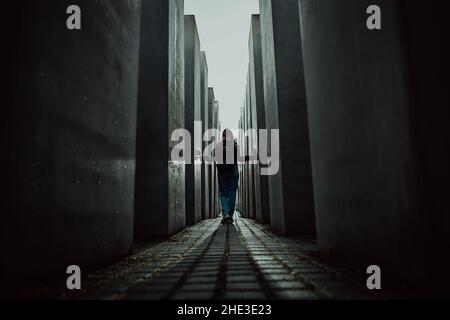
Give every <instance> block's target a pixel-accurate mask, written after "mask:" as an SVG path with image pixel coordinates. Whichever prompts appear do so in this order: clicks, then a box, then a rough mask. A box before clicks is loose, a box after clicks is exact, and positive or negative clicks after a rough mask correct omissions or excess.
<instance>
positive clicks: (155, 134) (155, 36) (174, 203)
mask: <svg viewBox="0 0 450 320" xmlns="http://www.w3.org/2000/svg"><path fill="white" fill-rule="evenodd" d="M141 30H142V32H141V49H140V66H139V97H138V98H139V107H138V108H139V110H138V132H137V150H136V152H137V155H136V157H137V158H136V191H135V201H136V202H135V233H136V236H137V237H160V236H167V235H170V234H173V233H175V232H177V231H179V230H181V229H182V228H183V227H184V226H185V200H184V199H185V187H184V185H185V167H184V164H179V163H174V162H172V161H171V152H172V149H173V147H174V146H175V145H176V142H171V141H170V137H171V134H172V132H173V131H174V130H176V129H179V128H183V127H184V98H185V97H184V38H183V37H180V36H179V34H180V33H181V34H183V30H184V2H183V1H182V0H170V1H166V0H156V1H145V2H143V5H142V19H141Z"/></svg>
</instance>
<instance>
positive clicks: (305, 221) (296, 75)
mask: <svg viewBox="0 0 450 320" xmlns="http://www.w3.org/2000/svg"><path fill="white" fill-rule="evenodd" d="M260 8H261V34H262V52H263V57H262V60H263V69H264V101H265V108H266V122H267V129H269V130H270V129H280V157H281V159H280V170H279V172H278V174H277V175H272V176H269V198H270V200H269V202H270V218H271V225H272V227H273V228H274V230H276V231H277V232H280V233H282V234H300V235H312V234H314V233H315V215H314V197H313V183H312V169H311V155H310V143H309V130H308V113H307V111H308V110H307V104H306V90H305V81H304V71H303V58H302V43H301V34H300V28H296V27H293V26H295V25H297V24H298V25H300V21H299V13H298V11H299V10H298V1H297V0H286V1H275V0H261V1H260ZM324 10H326V8H325V9H324Z"/></svg>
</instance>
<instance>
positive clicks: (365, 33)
mask: <svg viewBox="0 0 450 320" xmlns="http://www.w3.org/2000/svg"><path fill="white" fill-rule="evenodd" d="M370 4H372V3H371V2H370V1H352V0H346V1H341V0H332V1H324V0H322V1H320V0H319V1H307V0H301V1H300V12H301V17H302V19H301V26H302V36H303V42H304V43H303V44H304V45H303V50H304V62H305V74H306V88H307V93H308V104H309V106H310V108H309V119H310V121H309V123H310V132H311V146H312V147H311V148H312V159H313V163H314V166H313V167H314V170H313V172H314V189H315V197H316V206H317V208H316V209H317V225H318V240H319V245H320V248H321V250H322V251H323V252H324V253H327V254H328V255H330V256H335V257H336V256H339V259H340V260H341V261H345V262H347V263H349V264H352V263H353V264H358V265H364V264H367V263H369V262H370V263H371V264H374V263H376V264H378V265H380V266H382V270H383V272H384V274H385V275H386V276H387V275H390V276H392V277H395V278H397V279H399V278H409V279H410V280H411V279H413V281H414V282H416V283H419V282H421V281H426V278H434V277H438V278H439V279H438V280H437V281H436V282H435V284H436V285H438V284H439V285H442V284H443V282H448V281H446V280H443V279H442V277H441V276H440V275H442V274H443V273H445V272H446V271H444V270H445V269H446V268H448V264H449V263H448V260H449V259H448V257H443V256H442V255H440V254H437V253H439V252H448V249H449V244H450V240H449V238H448V232H449V230H450V228H449V226H450V223H449V221H450V220H449V215H448V212H449V205H448V200H447V199H448V197H449V188H447V187H442V186H444V185H447V184H448V181H449V163H450V161H449V150H450V148H449V136H450V135H449V126H448V118H449V117H448V115H449V109H448V105H449V91H448V89H447V88H445V86H444V83H445V81H446V80H445V78H446V77H447V76H446V75H448V71H449V62H448V56H449V50H448V45H447V44H446V43H445V42H446V41H445V40H444V39H447V38H448V28H447V27H446V26H445V23H444V21H445V18H444V13H443V12H445V10H443V4H444V2H437V3H433V5H432V6H427V5H420V6H419V4H415V3H412V2H409V1H408V2H403V1H378V3H377V4H378V5H380V6H381V8H382V14H383V15H382V30H379V31H369V30H368V29H367V28H366V26H365V23H363V22H361V19H365V17H367V16H364V15H363V13H365V10H366V8H367V7H368V6H369V5H370ZM318 21H320V24H318ZM419 21H420V22H419ZM444 119H445V120H444ZM424 239H427V240H426V241H424ZM433 246H434V248H435V249H433V250H430V249H429V248H431V247H433Z"/></svg>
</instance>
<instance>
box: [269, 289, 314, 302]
mask: <svg viewBox="0 0 450 320" xmlns="http://www.w3.org/2000/svg"><path fill="white" fill-rule="evenodd" d="M276 296H277V298H278V299H282V300H317V299H320V297H319V296H318V295H317V294H316V293H314V292H313V291H310V290H281V291H276Z"/></svg>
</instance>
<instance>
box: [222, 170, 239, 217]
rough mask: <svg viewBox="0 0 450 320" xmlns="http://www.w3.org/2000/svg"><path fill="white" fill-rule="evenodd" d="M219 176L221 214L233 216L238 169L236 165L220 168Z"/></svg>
mask: <svg viewBox="0 0 450 320" xmlns="http://www.w3.org/2000/svg"><path fill="white" fill-rule="evenodd" d="M218 176H219V193H220V203H221V204H222V210H223V216H224V217H225V216H231V217H232V216H233V214H234V207H235V206H236V191H237V188H238V183H239V170H238V168H237V166H236V167H235V168H233V169H231V170H229V169H227V170H222V171H219V173H218Z"/></svg>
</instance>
